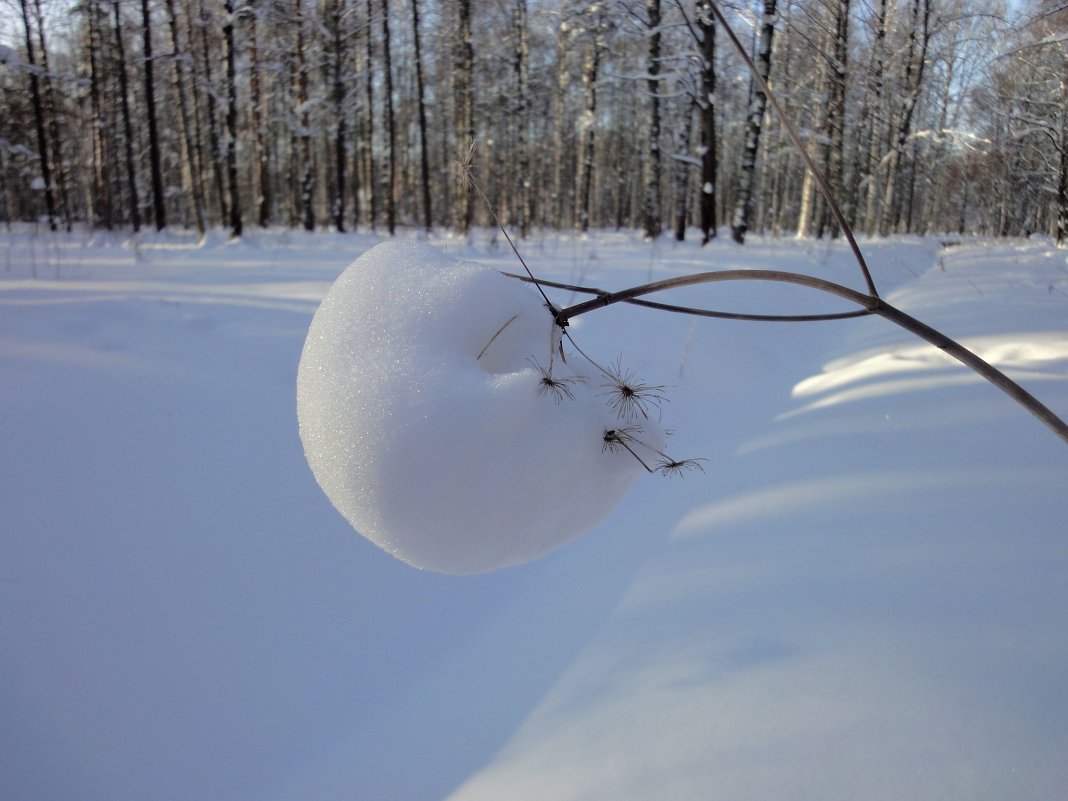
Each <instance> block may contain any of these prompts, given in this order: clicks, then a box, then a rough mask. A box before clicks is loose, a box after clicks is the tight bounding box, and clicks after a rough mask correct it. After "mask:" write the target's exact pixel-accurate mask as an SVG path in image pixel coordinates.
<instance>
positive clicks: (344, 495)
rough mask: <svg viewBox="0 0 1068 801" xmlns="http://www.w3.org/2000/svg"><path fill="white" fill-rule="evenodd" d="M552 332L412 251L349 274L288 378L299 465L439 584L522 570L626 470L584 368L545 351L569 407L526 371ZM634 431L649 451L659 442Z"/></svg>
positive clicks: (593, 378)
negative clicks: (302, 461) (301, 456)
mask: <svg viewBox="0 0 1068 801" xmlns="http://www.w3.org/2000/svg"><path fill="white" fill-rule="evenodd" d="M555 328H556V327H555V325H554V324H553V321H552V317H551V316H550V314H549V311H548V309H547V308H546V306H545V302H544V300H543V299H542V297H541V296H540V295H539V294H538V292H537V291H536V290H535V289H534V288H533V287H531V286H529V285H526V284H523V283H522V282H520V281H517V280H515V279H513V278H507V277H505V276H503V275H501V274H500V273H498V272H496V271H495V270H493V269H491V268H488V267H485V266H483V265H479V264H474V263H471V262H458V261H455V260H453V259H451V258H450V257H448V256H447V255H445V254H444V253H442V252H441V251H439V250H437V249H435V248H432V247H430V246H427V245H424V244H419V243H414V242H386V243H383V244H381V245H378V246H377V247H375V248H373V249H372V250H370V251H368V252H367V253H365V254H364V255H363V256H361V257H360V258H359V259H357V260H356V261H355V262H353V263H352V264H351V265H350V266H349V267H348V268H347V269H346V270H345V271H344V272H343V273H342V274H341V276H340V277H339V278H338V279H337V281H336V283H335V284H334V285H333V287H331V289H330V291H329V293H328V294H327V295H326V297H325V298H324V299H323V302H322V305H321V306H320V307H319V310H318V311H317V312H316V314H315V318H314V319H313V320H312V323H311V328H310V329H309V331H308V338H307V341H306V342H305V344H304V351H303V354H302V355H301V360H300V366H299V368H298V373H297V417H298V422H299V426H300V437H301V440H302V442H303V443H304V452H305V455H306V457H307V459H308V464H309V465H310V466H311V469H312V472H313V473H314V475H315V478H316V480H317V481H318V482H319V485H320V486H321V487H322V489H323V491H324V492H325V493H326V495H327V497H328V498H329V499H330V501H331V502H332V503H333V504H334V506H335V507H337V509H338V511H340V512H341V514H342V515H344V516H345V518H346V519H347V520H348V521H349V523H351V524H352V526H353V527H354V528H355V529H356V530H357V531H358V532H360V533H361V534H362V535H363V536H365V537H367V538H368V539H369V540H371V541H372V542H374V543H375V544H376V545H378V546H379V547H381V548H383V549H385V550H386V551H388V552H389V553H391V554H393V555H394V556H396V557H397V558H399V559H402V560H404V561H405V562H408V563H409V564H411V565H414V566H416V567H419V568H424V569H428V570H437V571H441V572H444V573H478V572H483V571H487V570H493V569H495V568H499V567H505V566H508V565H515V564H519V563H522V562H526V561H529V560H531V559H535V558H537V557H539V556H541V555H543V554H545V553H546V552H548V551H551V550H553V549H554V548H557V547H559V546H560V545H563V544H564V543H566V542H569V541H570V540H572V539H574V538H575V537H577V536H579V535H580V534H582V533H583V532H585V531H587V530H589V529H590V528H592V527H593V526H594V525H596V524H597V523H599V522H601V521H602V520H603V519H604V518H606V517H607V516H608V515H609V514H610V512H611V511H612V509H613V508H614V507H615V506H616V504H617V503H618V502H619V500H620V499H621V498H622V497H623V495H624V494H625V493H626V492H627V490H628V489H629V487H630V485H631V483H632V482H633V480H634V478H635V477H636V476H637V474H638V473H639V472H641V471H642V469H643V468H642V466H641V464H639V463H638V461H637V460H636V459H635V458H634V457H633V456H632V455H631V454H629V453H628V452H627V451H626V450H625V449H623V448H607V449H606V448H605V447H604V444H605V443H604V435H605V431H606V430H615V429H619V428H620V427H621V426H622V425H624V423H621V422H620V421H619V420H617V418H616V417H615V416H614V415H613V413H612V410H611V409H610V408H609V406H608V404H607V403H606V397H605V396H604V393H605V392H606V388H605V384H606V383H608V380H607V379H606V378H605V377H604V376H603V375H602V374H601V373H600V372H599V371H598V370H597V369H596V368H594V367H593V366H591V365H589V364H588V363H586V362H580V360H579V358H578V357H569V358H568V362H567V364H564V363H562V361H561V358H560V356H559V355H557V356H556V358H555V360H554V361H553V363H552V375H553V377H554V378H555V379H557V380H560V379H575V383H569V384H566V387H567V390H568V392H569V393H571V394H573V395H574V397H573V398H569V397H567V394H568V393H560V394H562V395H563V397H559V398H557V397H554V394H553V393H552V392H547V391H545V390H546V387H545V386H543V384H542V377H543V374H542V372H540V371H539V370H538V369H537V367H536V366H535V365H534V364H532V363H531V360H534V361H536V362H537V363H538V364H539V365H540V366H541V367H543V368H548V367H549V365H550V361H549V359H550V352H551V350H552V349H553V348H554V342H553V334H554V330H555ZM557 342H558V340H557ZM480 353H481V354H482V356H481V358H479V354H480ZM642 422H643V424H644V425H643V430H642V436H643V437H650V438H652V439H655V440H656V442H655V443H651V444H654V445H655V446H656V447H659V445H660V441H661V438H662V436H663V432H662V431H660V430H659V429H658V428H657V427H656V426H655V425H652V424H648V423H646V421H644V420H643V421H642Z"/></svg>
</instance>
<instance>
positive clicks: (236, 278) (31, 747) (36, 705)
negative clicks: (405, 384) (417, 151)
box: [0, 231, 1068, 801]
mask: <svg viewBox="0 0 1068 801" xmlns="http://www.w3.org/2000/svg"><path fill="white" fill-rule="evenodd" d="M377 241H378V238H377V237H372V236H369V235H348V236H335V235H318V236H306V235H302V234H296V233H281V232H275V233H263V234H255V235H252V236H249V237H247V238H246V239H245V240H244V241H242V242H240V243H237V244H231V243H227V242H226V241H225V238H224V237H222V236H217V237H214V238H211V239H209V241H208V242H207V243H203V244H198V243H196V242H195V241H193V239H191V238H188V237H183V236H181V235H175V234H169V235H164V236H160V237H152V236H145V237H143V238H142V239H141V240H140V241H139V242H137V243H132V242H130V241H128V240H125V239H123V238H122V237H114V238H108V237H104V236H96V237H90V236H89V235H87V234H79V235H72V236H45V235H36V236H35V235H33V234H31V233H29V232H26V231H21V232H15V233H7V234H5V235H3V237H2V239H0V798H5V799H7V798H10V799H19V800H20V801H51V800H52V799H55V801H70V799H78V801H93V800H94V799H108V801H143V800H144V799H153V800H154V801H188V799H194V798H196V799H211V800H212V801H221V800H222V799H235V801H236V800H237V799H248V800H249V801H298V800H300V801H304V800H306V799H312V800H313V801H319V800H322V801H333V799H374V800H375V801H388V800H390V799H397V800H398V801H422V800H427V801H430V800H434V799H445V798H448V799H450V801H476V800H482V799H485V800H486V801H490V800H492V801H503V800H507V801H526V800H527V799H529V800H530V801H545V800H546V799H552V800H553V801H567V800H568V799H612V801H625V800H626V799H634V800H635V801H638V799H641V800H642V801H645V800H647V799H653V798H659V799H724V800H725V801H744V800H745V799H754V800H755V799H760V800H761V801H766V799H812V801H835V800H836V799H842V800H843V801H845V800H846V799H848V800H849V801H854V800H855V799H880V798H886V799H969V800H972V799H991V800H993V799H998V801H1001V800H1003V799H1007V798H1011V799H1014V801H1025V800H1031V799H1033V800H1034V801H1040V800H1041V801H1049V800H1050V799H1057V798H1063V797H1064V793H1065V791H1066V788H1068V680H1066V679H1068V522H1066V521H1068V449H1066V447H1065V445H1064V443H1063V442H1061V441H1059V440H1058V439H1057V438H1056V437H1055V436H1054V435H1053V434H1052V433H1051V432H1050V431H1048V430H1047V429H1045V428H1044V427H1043V426H1042V425H1041V424H1040V423H1038V422H1037V421H1036V420H1035V419H1033V418H1032V417H1031V416H1029V415H1028V414H1027V413H1026V412H1025V411H1023V410H1022V409H1021V408H1020V407H1018V406H1016V405H1015V404H1014V403H1012V402H1011V401H1010V400H1009V399H1008V398H1006V397H1005V396H1003V395H1002V394H1001V393H1000V392H999V391H998V390H996V389H994V388H993V387H991V386H990V385H988V384H986V383H984V382H982V381H981V380H980V379H978V378H976V377H974V376H973V375H972V374H971V373H970V372H969V371H967V370H966V369H965V368H963V367H961V366H960V365H957V364H956V363H953V362H950V361H948V360H947V359H946V358H945V357H942V356H940V355H939V354H938V353H937V352H936V351H935V350H934V349H933V348H930V347H927V346H925V345H923V344H922V343H920V342H918V341H917V340H915V339H913V338H912V337H911V336H910V335H909V334H907V333H905V332H903V331H900V330H898V329H896V328H894V327H893V326H891V325H890V324H889V323H886V322H885V321H882V320H880V319H877V318H870V319H863V320H847V321H840V322H832V323H813V324H770V323H740V322H727V321H718V320H700V321H698V322H696V323H694V322H693V320H692V319H691V318H688V317H682V316H674V315H669V314H666V313H657V312H651V311H648V310H642V309H637V308H625V307H621V306H614V307H612V308H610V309H606V310H601V311H597V312H594V313H591V314H589V315H587V316H584V317H582V318H579V319H578V320H577V321H576V322H575V325H574V331H573V333H574V335H575V337H576V340H577V341H578V342H579V343H580V344H581V346H582V347H583V349H584V350H586V351H587V352H588V353H590V354H591V355H593V354H596V355H599V356H600V357H602V358H603V359H604V360H605V361H612V360H613V359H615V358H616V357H623V360H624V361H625V363H626V364H627V365H628V366H630V367H631V368H633V369H634V370H636V371H637V372H638V373H639V374H640V375H641V376H642V377H643V378H645V379H646V380H648V381H650V382H653V383H657V384H668V385H671V388H670V390H669V396H670V402H669V403H666V404H664V409H663V417H664V419H663V422H664V424H665V425H666V426H667V427H668V428H670V429H673V430H674V432H675V433H674V436H673V437H672V439H671V444H672V447H673V448H674V449H675V450H678V451H680V452H681V455H683V456H700V457H704V458H705V459H707V461H706V462H705V463H704V466H705V469H706V472H705V473H704V474H701V473H695V474H690V475H689V476H687V477H686V478H685V479H678V478H675V479H671V478H661V477H657V476H653V477H646V478H641V479H639V480H638V483H637V485H636V486H635V489H634V490H633V491H632V492H631V493H630V494H629V495H628V496H627V498H626V499H625V500H624V501H623V503H622V504H621V505H620V506H619V508H618V509H617V510H616V512H615V514H614V515H613V516H612V517H611V518H610V519H609V520H608V521H607V522H606V523H604V524H603V525H601V526H600V527H598V528H597V529H595V530H594V531H593V532H591V533H590V534H588V535H586V536H584V537H582V538H580V539H579V540H577V541H575V542H573V543H571V544H569V545H567V546H565V547H564V548H562V549H560V550H557V551H555V552H553V553H551V554H549V555H548V556H546V557H544V558H542V559H540V560H537V561H534V562H531V563H529V564H526V565H523V566H520V567H515V568H510V569H507V570H502V571H497V572H493V573H487V574H483V575H477V576H470V577H456V576H446V575H440V574H436V573H430V572H421V571H418V570H415V569H413V568H411V567H409V566H407V565H405V564H403V563H402V562H400V561H398V560H395V559H393V558H392V557H390V556H389V555H388V554H386V553H385V552H383V551H381V550H379V549H378V548H376V547H375V546H374V545H372V544H370V543H369V542H367V541H366V540H364V539H363V538H361V537H359V536H358V535H356V534H355V533H354V532H353V531H352V529H351V528H350V527H349V526H348V524H347V523H346V522H345V520H344V519H343V518H342V517H341V515H339V514H338V513H337V512H336V511H335V510H334V508H333V507H332V506H331V504H330V502H329V501H328V500H327V499H326V497H325V496H324V495H323V493H322V492H321V491H320V489H319V487H318V486H317V484H316V482H315V479H314V478H313V476H312V474H311V472H310V470H309V469H308V465H307V463H306V461H305V458H304V455H303V452H302V448H301V442H300V439H299V437H298V433H297V422H296V413H295V379H296V369H297V363H298V359H299V357H300V353H301V348H302V346H303V343H304V337H305V335H306V333H307V330H308V325H309V323H310V320H311V318H312V315H313V313H314V312H315V309H316V307H317V304H318V302H319V300H320V299H321V298H322V297H323V295H324V294H325V293H326V291H327V289H328V288H329V286H330V284H331V282H332V281H333V280H334V278H335V277H336V276H337V275H338V274H339V273H340V271H341V270H342V269H343V268H344V267H345V265H346V264H347V263H348V262H349V261H351V260H352V259H353V258H354V257H356V256H357V255H359V254H360V253H361V252H362V251H364V250H366V249H367V248H368V247H370V246H371V245H373V244H374V243H375V242H377ZM433 242H434V244H437V245H439V246H441V247H443V248H445V249H446V250H447V251H448V252H449V253H450V254H453V255H464V256H466V257H468V258H474V259H478V260H481V261H485V262H487V263H489V264H491V265H493V266H496V267H500V268H503V269H508V270H512V271H514V270H516V267H517V265H516V264H515V263H514V259H513V258H512V257H510V255H509V254H508V252H507V251H506V250H505V249H503V248H501V247H498V246H496V245H494V244H493V243H491V241H490V237H489V235H488V234H485V235H484V236H482V237H480V238H477V239H476V241H475V242H474V244H473V245H470V246H465V245H464V244H463V243H462V242H460V241H458V240H455V239H452V240H450V239H446V238H434V240H433ZM865 249H866V252H867V254H868V257H869V259H870V261H871V263H872V267H873V272H874V274H875V278H876V281H877V283H878V284H879V286H880V289H881V291H882V293H883V294H884V296H886V297H887V298H888V299H889V300H890V302H892V303H894V304H896V305H899V306H900V307H902V308H903V309H905V310H906V311H908V312H910V313H912V314H914V315H915V316H917V317H919V318H920V319H922V320H924V321H925V322H927V323H930V324H932V325H934V326H935V327H937V328H940V329H942V330H943V331H944V332H945V333H947V334H948V335H950V336H952V337H954V338H957V339H959V340H961V341H963V342H964V344H966V345H968V346H969V347H972V348H973V349H975V350H977V351H978V352H979V353H980V354H982V355H984V356H985V357H986V358H988V359H989V360H991V361H993V362H995V363H996V364H997V365H998V366H1000V367H1002V368H1003V369H1005V370H1007V371H1008V372H1009V373H1010V374H1011V375H1012V376H1013V377H1015V378H1016V379H1017V380H1019V381H1020V382H1021V383H1022V384H1023V385H1024V386H1026V387H1027V388H1028V389H1030V390H1031V391H1032V392H1033V393H1034V394H1036V395H1037V396H1038V397H1039V398H1040V399H1042V400H1043V401H1044V402H1046V404H1047V405H1049V406H1050V407H1051V408H1052V409H1053V410H1054V411H1056V412H1057V413H1059V414H1060V415H1061V416H1062V417H1063V416H1068V267H1066V253H1065V251H1058V250H1056V249H1053V248H1051V247H1050V246H1049V245H1048V243H1046V242H1040V241H1034V242H1010V243H1004V242H998V243H994V242H988V241H974V242H973V241H965V242H963V243H961V244H959V245H957V246H954V247H949V248H944V247H943V246H942V245H941V243H939V242H938V241H936V240H917V239H907V240H894V241H890V242H880V241H873V242H870V243H865ZM524 252H525V254H526V256H527V258H528V261H529V262H530V264H531V266H532V267H533V268H534V269H535V270H536V271H537V272H538V273H539V274H540V275H541V276H543V277H546V278H554V279H558V280H563V281H569V282H583V283H586V284H590V285H595V286H599V287H602V288H606V289H616V288H621V287H624V286H629V285H632V284H635V283H641V282H644V281H646V280H649V279H650V278H660V277H666V276H669V275H677V274H682V273H685V272H692V271H697V270H705V269H716V268H735V267H747V266H748V267H768V268H776V269H788V270H796V271H801V272H806V273H809V274H813V275H818V276H822V277H827V278H831V279H833V280H836V281H839V282H843V283H848V284H851V285H853V286H856V287H858V288H861V287H862V286H863V285H862V283H861V281H860V280H859V278H858V277H857V270H856V267H855V265H853V264H852V262H851V261H850V258H849V255H848V253H847V252H846V250H845V249H844V248H843V247H840V246H839V245H834V246H828V245H827V244H825V243H814V242H800V243H799V242H795V241H793V240H781V241H775V240H759V239H757V240H754V241H753V242H752V243H751V244H749V245H746V246H745V247H744V248H739V247H737V246H734V245H732V244H730V243H728V242H722V241H721V242H716V243H713V244H712V245H710V246H709V247H707V248H705V249H700V248H698V247H697V246H696V244H694V243H692V242H687V243H684V244H681V245H675V244H674V243H671V242H669V241H668V240H663V241H661V242H659V243H657V244H656V245H655V246H653V245H650V244H649V243H642V242H641V241H640V240H639V239H638V238H636V237H634V236H632V235H623V234H614V233H602V234H599V235H597V236H594V237H592V238H590V239H577V240H576V239H571V238H567V237H562V238H561V237H555V236H546V237H543V238H535V239H533V240H531V241H530V242H528V243H526V244H525V245H524ZM675 297H676V299H678V300H679V301H680V302H684V303H689V304H692V305H699V304H706V305H713V306H716V307H718V308H730V309H736V310H743V311H795V310H797V311H806V312H807V311H812V310H835V309H840V308H844V307H843V306H842V305H841V304H839V303H838V302H836V301H834V300H833V299H826V298H823V297H820V296H815V295H813V294H812V292H811V291H809V290H804V289H800V288H787V287H779V286H774V285H771V284H766V283H763V284H757V283H752V284H750V283H746V284H744V285H731V286H729V287H728V286H725V285H715V286H706V287H702V288H700V289H690V290H685V291H684V292H681V293H678V294H676V296H675ZM560 299H561V300H566V299H567V298H565V297H560ZM660 299H663V300H670V298H668V297H662V298H660ZM426 458H427V459H428V460H439V461H440V462H441V464H442V469H447V470H451V471H463V472H465V473H466V474H468V475H469V477H470V481H472V482H479V481H480V480H482V477H480V475H479V465H474V464H456V463H455V462H454V461H450V459H449V454H443V453H427V454H426ZM559 458H560V460H561V462H564V461H566V460H567V459H568V454H567V453H566V452H565V453H561V454H560V455H559ZM545 503H546V504H552V503H553V499H552V498H546V499H545Z"/></svg>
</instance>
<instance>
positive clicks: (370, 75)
mask: <svg viewBox="0 0 1068 801" xmlns="http://www.w3.org/2000/svg"><path fill="white" fill-rule="evenodd" d="M372 2H373V0H367V82H366V89H367V189H368V192H369V193H370V195H371V198H370V205H371V211H370V214H371V230H372V231H373V230H375V225H377V223H378V170H377V169H376V168H375V167H376V165H375V79H374V73H375V71H374V64H375V50H374V36H373V35H372V24H371V23H372V22H373V20H374V8H373V7H372Z"/></svg>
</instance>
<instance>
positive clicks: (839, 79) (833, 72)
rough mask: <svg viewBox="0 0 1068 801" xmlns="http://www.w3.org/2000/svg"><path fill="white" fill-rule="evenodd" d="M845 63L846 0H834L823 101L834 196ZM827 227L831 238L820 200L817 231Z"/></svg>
mask: <svg viewBox="0 0 1068 801" xmlns="http://www.w3.org/2000/svg"><path fill="white" fill-rule="evenodd" d="M848 65H849V0H835V13H834V58H833V60H832V61H831V63H830V65H829V76H828V77H829V84H830V97H829V99H828V103H827V135H828V143H827V155H826V158H825V163H826V165H827V184H828V186H830V188H831V193H832V194H833V195H834V196H835V197H836V198H837V197H843V196H844V194H845V191H844V187H843V186H842V172H843V169H842V162H843V158H842V157H843V152H844V150H845V98H846V73H847V70H848ZM824 229H829V230H830V235H831V237H832V238H836V237H838V235H839V234H840V233H841V231H839V229H838V222H837V220H835V219H834V217H833V215H832V214H831V211H830V207H829V206H828V205H827V204H824V207H823V214H822V217H821V222H820V235H821V236H822V234H823V231H824Z"/></svg>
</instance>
